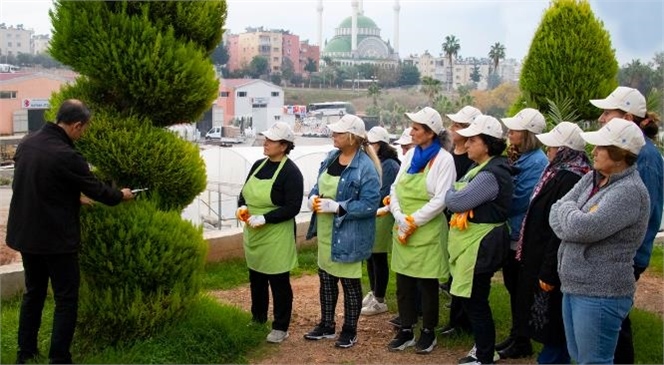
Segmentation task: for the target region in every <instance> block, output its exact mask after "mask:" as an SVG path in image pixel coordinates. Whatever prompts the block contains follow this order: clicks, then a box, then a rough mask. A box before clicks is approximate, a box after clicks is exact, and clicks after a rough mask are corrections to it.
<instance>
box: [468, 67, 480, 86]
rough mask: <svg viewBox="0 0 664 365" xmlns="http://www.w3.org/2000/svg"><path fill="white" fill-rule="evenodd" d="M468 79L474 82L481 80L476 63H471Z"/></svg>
mask: <svg viewBox="0 0 664 365" xmlns="http://www.w3.org/2000/svg"><path fill="white" fill-rule="evenodd" d="M470 79H471V80H472V81H473V82H474V83H475V84H477V83H478V82H480V81H481V80H482V74H481V73H480V66H479V65H478V64H474V65H473V70H472V71H471V72H470Z"/></svg>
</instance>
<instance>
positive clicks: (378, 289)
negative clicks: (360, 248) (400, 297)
mask: <svg viewBox="0 0 664 365" xmlns="http://www.w3.org/2000/svg"><path fill="white" fill-rule="evenodd" d="M367 274H369V287H370V288H371V291H372V292H373V294H374V296H376V297H378V298H385V291H386V290H387V283H388V281H389V280H390V268H389V267H388V266H387V252H375V253H372V254H371V257H369V259H367Z"/></svg>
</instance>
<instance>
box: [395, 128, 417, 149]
mask: <svg viewBox="0 0 664 365" xmlns="http://www.w3.org/2000/svg"><path fill="white" fill-rule="evenodd" d="M412 130H413V128H411V127H408V128H406V129H404V130H403V133H401V137H399V139H397V140H396V141H394V144H400V145H403V146H407V145H409V144H413V137H411V135H410V132H411V131H412Z"/></svg>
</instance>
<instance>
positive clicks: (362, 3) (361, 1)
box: [358, 0, 364, 15]
mask: <svg viewBox="0 0 664 365" xmlns="http://www.w3.org/2000/svg"><path fill="white" fill-rule="evenodd" d="M358 14H360V15H364V0H360V10H359V13H358Z"/></svg>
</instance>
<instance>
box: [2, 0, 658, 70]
mask: <svg viewBox="0 0 664 365" xmlns="http://www.w3.org/2000/svg"><path fill="white" fill-rule="evenodd" d="M227 3H228V18H227V25H226V27H227V28H228V29H230V31H231V32H232V33H241V32H243V31H244V28H245V27H248V26H251V27H258V26H264V27H266V28H278V29H286V30H290V31H291V32H292V33H294V34H298V35H299V36H300V39H309V40H310V41H311V42H312V43H314V44H315V43H316V42H317V39H316V37H317V24H316V22H317V19H318V16H317V13H316V6H317V3H318V2H317V1H316V0H283V1H275V0H228V1H227ZM400 3H401V11H400V17H399V19H400V21H399V28H400V35H399V53H400V54H401V56H402V57H404V56H407V55H409V54H422V53H423V52H424V51H426V50H428V51H429V52H430V53H431V54H434V55H438V54H440V53H441V44H442V42H443V40H444V39H445V36H446V35H450V34H454V35H455V36H456V37H457V38H458V39H459V40H460V43H461V50H460V52H459V54H460V55H461V56H463V57H471V56H473V57H485V56H486V55H487V53H488V52H489V49H490V47H491V45H492V44H494V43H495V42H500V43H502V44H504V45H505V47H506V55H507V57H508V58H516V59H518V60H521V59H522V58H523V57H524V56H525V55H526V53H527V51H528V47H529V46H530V42H531V40H532V36H533V34H534V32H535V30H536V29H537V26H538V24H539V22H540V20H541V17H542V14H543V12H544V10H546V8H547V7H548V5H549V1H545V0H401V1H400ZM590 3H591V6H592V8H593V11H594V12H595V15H596V16H597V17H598V18H599V19H600V20H602V21H603V22H604V25H605V27H606V29H607V30H608V31H609V34H610V35H611V41H612V45H613V47H614V48H615V49H616V56H617V58H618V61H619V63H620V64H621V65H622V64H625V63H627V62H629V61H631V60H632V59H635V58H640V59H642V60H644V61H650V60H651V59H652V57H653V55H654V54H655V53H656V52H661V51H663V50H664V0H591V2H590ZM51 4H52V2H51V0H2V1H0V23H6V24H7V25H17V24H23V26H24V27H25V28H33V29H34V30H35V32H36V34H45V33H50V28H51V26H50V19H49V17H48V10H49V8H50V7H51V6H52V5H51ZM350 4H351V2H350V0H324V1H323V7H324V10H323V42H325V40H326V39H331V38H332V37H333V36H334V28H335V27H336V26H337V25H338V24H339V23H340V22H341V21H342V20H343V19H344V18H345V17H348V16H350V15H351V5H350ZM393 6H394V1H393V0H365V1H364V15H366V16H368V17H370V18H372V19H373V20H374V21H375V22H376V24H377V25H378V27H380V28H381V36H382V38H383V39H385V40H390V42H393V41H394V40H393V39H394V10H393Z"/></svg>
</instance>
